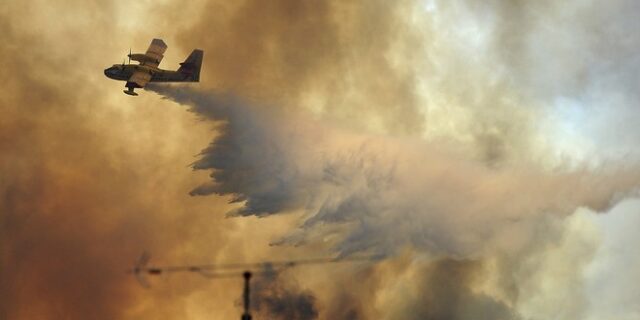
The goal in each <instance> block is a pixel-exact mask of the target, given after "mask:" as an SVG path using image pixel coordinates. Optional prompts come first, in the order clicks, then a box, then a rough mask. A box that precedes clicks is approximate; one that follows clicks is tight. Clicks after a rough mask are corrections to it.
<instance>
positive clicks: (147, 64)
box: [104, 39, 204, 96]
mask: <svg viewBox="0 0 640 320" xmlns="http://www.w3.org/2000/svg"><path fill="white" fill-rule="evenodd" d="M166 50H167V45H166V44H165V43H164V41H162V40H161V39H153V41H151V45H149V49H147V52H146V53H134V54H131V50H129V55H128V57H129V64H124V61H123V62H122V64H114V65H113V67H110V68H107V69H105V70H104V75H105V76H107V77H108V78H111V79H114V80H121V81H127V83H126V84H125V87H126V88H127V90H124V93H126V94H128V95H132V96H137V95H138V94H137V93H135V92H134V91H133V89H135V88H144V86H145V85H147V83H149V82H198V81H200V67H201V66H202V56H203V54H204V52H203V51H202V50H199V49H195V50H193V51H192V52H191V54H190V55H189V57H187V60H185V61H184V62H183V63H181V64H180V68H178V70H176V71H172V70H162V69H160V68H158V65H159V64H160V61H162V57H163V54H164V52H165V51H166ZM131 60H134V61H138V62H140V64H137V65H136V64H131Z"/></svg>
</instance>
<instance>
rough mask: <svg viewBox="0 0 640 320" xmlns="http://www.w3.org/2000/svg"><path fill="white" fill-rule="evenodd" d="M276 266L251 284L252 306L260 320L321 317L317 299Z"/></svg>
mask: <svg viewBox="0 0 640 320" xmlns="http://www.w3.org/2000/svg"><path fill="white" fill-rule="evenodd" d="M287 280H288V279H286V278H284V277H283V276H281V274H280V273H279V272H278V271H276V270H274V269H273V268H269V267H266V268H265V270H263V272H262V273H261V274H260V276H259V277H257V278H256V279H255V280H253V281H252V283H251V290H252V291H251V306H252V308H253V309H255V310H256V313H257V315H258V316H259V317H260V319H274V320H312V319H317V318H318V308H317V306H316V305H315V304H316V301H315V300H316V299H315V297H314V296H313V294H312V293H311V292H309V291H306V290H302V289H300V288H298V286H297V285H296V284H295V283H293V282H292V280H289V281H287Z"/></svg>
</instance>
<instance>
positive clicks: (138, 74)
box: [126, 70, 151, 88]
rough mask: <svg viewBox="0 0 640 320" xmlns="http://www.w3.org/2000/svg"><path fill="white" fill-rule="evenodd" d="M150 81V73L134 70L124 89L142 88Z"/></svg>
mask: <svg viewBox="0 0 640 320" xmlns="http://www.w3.org/2000/svg"><path fill="white" fill-rule="evenodd" d="M150 80H151V73H149V72H146V71H142V70H136V71H135V72H134V73H133V74H132V75H131V78H129V80H127V84H126V87H134V88H144V86H145V85H147V83H149V81H150Z"/></svg>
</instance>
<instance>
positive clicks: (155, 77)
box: [104, 64, 191, 82]
mask: <svg viewBox="0 0 640 320" xmlns="http://www.w3.org/2000/svg"><path fill="white" fill-rule="evenodd" d="M137 70H144V71H147V72H148V73H150V74H151V80H149V81H150V82H189V81H190V80H189V79H190V77H191V74H190V73H187V72H179V71H173V70H163V69H160V68H154V67H149V66H144V65H137V64H114V65H113V66H112V67H110V68H107V69H104V75H105V76H107V77H108V78H110V79H114V80H120V81H127V80H129V78H131V75H133V73H134V72H135V71H137Z"/></svg>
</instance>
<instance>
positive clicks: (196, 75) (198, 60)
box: [178, 49, 204, 82]
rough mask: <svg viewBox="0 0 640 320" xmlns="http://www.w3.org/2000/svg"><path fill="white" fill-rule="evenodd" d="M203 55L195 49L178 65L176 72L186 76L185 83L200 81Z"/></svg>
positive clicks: (202, 52)
mask: <svg viewBox="0 0 640 320" xmlns="http://www.w3.org/2000/svg"><path fill="white" fill-rule="evenodd" d="M203 55H204V51H202V50H200V49H195V50H193V51H192V52H191V54H190V55H189V56H188V57H187V59H186V60H185V61H184V62H183V63H181V64H180V68H178V72H179V73H181V74H184V75H185V76H187V79H186V80H187V81H192V82H198V81H200V67H201V66H202V56H203Z"/></svg>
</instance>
